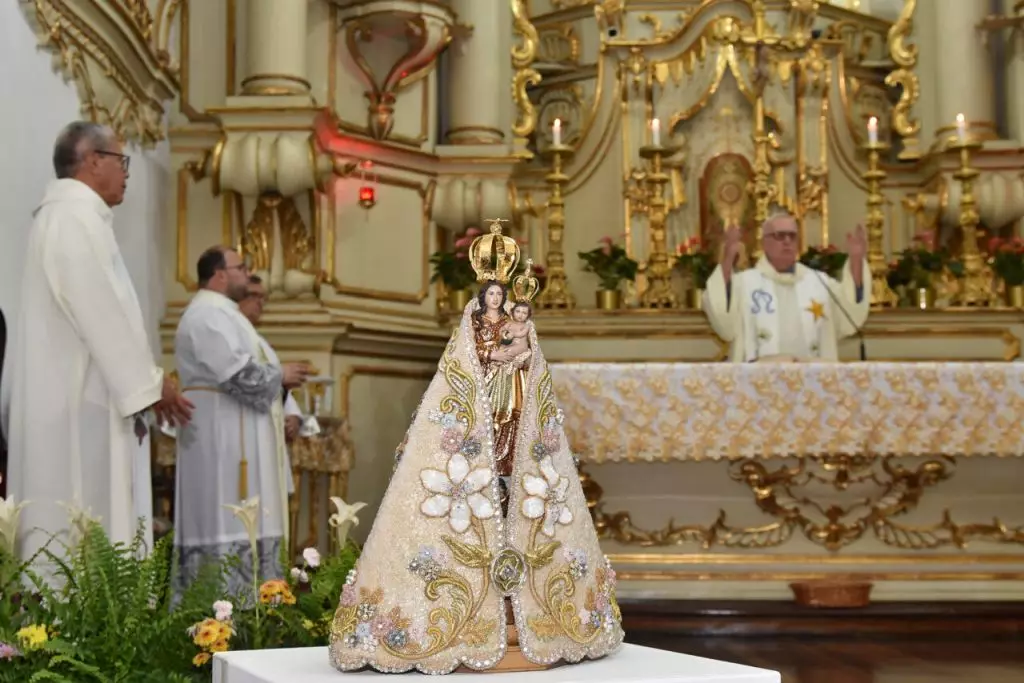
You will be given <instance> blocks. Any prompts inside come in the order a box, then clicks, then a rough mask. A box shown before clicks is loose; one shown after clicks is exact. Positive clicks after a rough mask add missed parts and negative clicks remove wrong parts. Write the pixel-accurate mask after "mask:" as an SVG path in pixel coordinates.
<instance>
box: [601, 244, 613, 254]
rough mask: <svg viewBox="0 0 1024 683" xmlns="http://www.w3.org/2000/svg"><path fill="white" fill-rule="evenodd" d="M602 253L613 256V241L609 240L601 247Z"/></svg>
mask: <svg viewBox="0 0 1024 683" xmlns="http://www.w3.org/2000/svg"><path fill="white" fill-rule="evenodd" d="M601 253H602V254H604V255H605V256H611V255H612V245H611V242H609V243H608V244H606V245H604V246H603V247H601Z"/></svg>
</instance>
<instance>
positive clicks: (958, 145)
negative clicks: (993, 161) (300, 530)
mask: <svg viewBox="0 0 1024 683" xmlns="http://www.w3.org/2000/svg"><path fill="white" fill-rule="evenodd" d="M949 149H951V150H956V151H959V152H960V168H958V169H957V170H956V171H955V172H954V173H953V177H954V178H956V179H957V180H959V181H960V233H961V243H960V256H961V258H962V259H963V264H964V277H963V281H962V283H961V286H960V292H959V294H958V295H957V297H956V301H957V303H958V304H960V305H962V306H987V305H989V304H990V303H991V302H992V286H991V284H992V283H991V278H990V276H988V275H987V274H986V273H985V267H984V262H983V260H982V257H981V252H980V251H979V250H978V222H979V217H978V202H977V200H976V199H975V197H974V180H975V178H977V177H978V176H979V175H980V173H979V171H978V170H977V169H975V168H971V152H972V151H974V150H977V149H981V143H980V142H977V141H975V140H970V139H967V138H966V137H963V136H957V138H956V139H955V141H953V142H951V143H950V144H949Z"/></svg>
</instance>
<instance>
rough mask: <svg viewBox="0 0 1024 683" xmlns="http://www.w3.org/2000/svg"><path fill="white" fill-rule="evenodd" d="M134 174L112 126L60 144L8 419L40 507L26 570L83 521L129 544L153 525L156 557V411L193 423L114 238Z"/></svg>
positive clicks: (17, 343)
mask: <svg viewBox="0 0 1024 683" xmlns="http://www.w3.org/2000/svg"><path fill="white" fill-rule="evenodd" d="M128 162H129V158H128V156H127V155H126V154H124V152H123V150H122V148H121V143H120V142H119V141H118V139H117V137H116V136H115V135H114V132H113V131H112V130H110V128H107V127H105V126H100V125H97V124H95V123H90V122H87V121H78V122H75V123H72V124H70V125H68V126H67V127H66V128H65V129H64V130H63V131H62V132H61V134H60V136H59V137H58V138H57V141H56V144H55V145H54V150H53V168H54V172H55V173H56V176H57V179H56V180H54V181H53V182H51V183H50V185H49V187H48V188H47V189H46V194H45V196H44V197H43V200H42V202H41V203H40V205H39V208H37V209H36V211H35V213H34V221H33V223H32V228H31V231H30V232H29V238H28V250H27V253H26V255H25V260H24V262H25V274H24V276H23V279H22V285H21V302H20V309H19V311H18V318H17V321H16V323H14V324H13V325H12V329H13V331H14V334H13V338H12V340H11V347H10V348H9V349H8V353H7V356H6V365H7V367H6V369H5V371H4V373H3V411H2V417H3V423H4V424H3V430H4V433H5V434H6V435H7V436H8V439H9V447H10V463H9V467H10V472H9V478H10V481H9V484H10V485H9V487H8V491H9V493H10V494H11V496H12V497H13V498H14V499H15V500H16V501H19V502H20V501H29V505H28V506H27V507H25V509H24V510H23V511H22V513H21V523H20V526H21V533H19V535H18V540H19V545H20V548H19V552H20V554H21V557H22V558H24V559H26V560H27V559H29V558H31V557H32V556H33V555H35V554H36V552H37V551H38V550H39V549H40V548H41V547H42V546H44V545H46V544H48V543H49V542H50V539H51V537H54V536H61V535H63V533H64V532H66V530H67V529H68V528H69V525H70V524H69V516H70V515H72V514H74V515H76V516H77V515H80V514H83V513H84V514H85V515H86V516H87V517H88V518H91V519H96V520H99V521H100V522H101V524H102V525H103V528H104V529H105V530H106V533H107V534H108V536H109V537H110V538H111V540H113V541H115V542H122V543H127V542H130V541H131V540H132V539H133V537H134V536H135V534H136V532H137V530H138V525H139V520H140V518H145V519H146V520H147V522H146V523H145V524H144V526H143V533H144V539H143V540H144V542H146V545H147V547H150V546H151V542H152V533H153V532H152V518H153V504H152V496H153V494H152V484H151V480H150V465H149V448H148V431H149V427H148V417H147V415H146V413H147V411H148V410H149V409H153V410H154V411H155V412H157V414H158V417H159V419H160V420H161V421H164V422H170V423H172V424H174V423H185V422H187V421H188V419H189V415H190V412H191V408H192V405H191V404H190V403H189V402H188V400H186V399H185V398H183V397H182V396H181V395H180V394H179V393H178V391H177V389H176V387H175V386H174V384H173V382H171V381H169V380H168V378H167V377H165V375H164V372H163V370H162V369H161V368H160V367H159V366H158V365H157V364H156V361H155V360H154V357H153V351H152V347H151V345H150V340H149V336H148V335H147V334H146V328H145V324H144V322H143V317H142V310H141V308H140V307H139V301H138V298H137V297H136V294H135V288H134V287H133V285H132V281H131V279H130V278H129V276H128V270H127V268H126V267H125V263H124V260H123V259H122V257H121V252H120V250H119V249H118V246H117V242H116V241H115V239H114V231H113V221H114V213H113V211H112V207H114V206H117V205H118V204H120V203H121V202H122V200H123V199H124V193H125V189H126V187H127V183H128ZM58 540H59V541H64V542H66V541H67V538H66V537H65V538H59V539H58ZM52 550H53V551H54V552H55V553H58V554H60V548H59V546H55V547H53V548H52Z"/></svg>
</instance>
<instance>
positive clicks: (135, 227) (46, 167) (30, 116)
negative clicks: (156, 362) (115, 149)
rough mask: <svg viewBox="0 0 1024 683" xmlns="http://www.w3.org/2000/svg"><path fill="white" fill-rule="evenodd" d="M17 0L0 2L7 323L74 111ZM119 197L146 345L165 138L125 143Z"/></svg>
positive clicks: (120, 228)
mask: <svg viewBox="0 0 1024 683" xmlns="http://www.w3.org/2000/svg"><path fill="white" fill-rule="evenodd" d="M37 45H38V41H37V39H36V36H35V34H34V32H33V30H32V27H31V26H30V25H29V23H28V21H27V19H26V18H25V15H24V13H23V10H22V3H20V2H10V1H8V2H0V102H2V103H3V105H2V106H0V308H2V309H3V311H4V315H5V316H6V318H7V321H8V328H10V327H12V326H13V325H14V324H15V320H16V309H17V305H18V299H19V290H20V287H21V276H22V267H21V264H22V260H23V258H24V254H25V244H26V241H27V236H28V230H29V227H30V226H31V223H32V211H33V210H34V209H35V207H36V206H37V204H38V202H39V200H40V199H41V198H42V196H43V191H44V189H45V188H46V185H47V183H49V182H50V181H51V180H52V179H53V166H52V163H51V155H52V151H53V141H54V139H55V138H56V137H57V134H58V133H59V132H60V130H61V128H63V127H64V126H65V125H66V124H68V123H70V122H71V121H74V120H76V119H78V118H81V112H80V110H79V101H78V95H77V93H76V90H75V86H74V84H73V83H65V82H64V81H63V78H62V76H61V75H60V74H59V73H55V72H54V70H53V68H52V66H51V65H52V60H51V56H50V53H49V52H47V51H44V50H40V49H39V48H38V47H37ZM125 151H126V153H128V154H131V156H132V161H131V177H130V179H129V181H128V192H127V194H126V196H125V202H124V204H123V205H122V206H120V207H118V208H117V209H116V210H115V216H116V218H115V219H114V224H115V232H116V234H117V240H118V244H119V245H120V246H121V252H122V254H123V255H124V259H125V263H126V264H127V267H128V270H129V272H130V274H131V276H132V280H133V281H134V283H135V289H136V291H137V292H138V296H139V302H140V304H141V305H142V312H143V315H144V316H145V319H146V323H147V327H148V329H149V331H150V339H151V340H152V342H153V346H154V349H156V348H158V345H157V335H156V326H157V324H158V323H159V321H160V317H161V316H162V315H163V283H162V281H161V277H160V261H159V252H158V250H159V245H160V244H161V239H160V235H161V234H162V231H163V230H164V229H165V227H166V223H167V215H168V213H167V211H165V210H164V203H165V202H166V201H167V200H168V196H169V194H168V193H169V187H170V186H169V183H170V179H169V178H170V176H169V170H168V168H169V164H170V153H169V148H168V147H167V145H163V146H161V147H159V148H157V149H155V150H150V151H148V152H143V151H141V150H139V149H137V148H135V147H133V146H130V147H129V149H127V150H125Z"/></svg>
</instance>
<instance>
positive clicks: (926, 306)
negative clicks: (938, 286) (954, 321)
mask: <svg viewBox="0 0 1024 683" xmlns="http://www.w3.org/2000/svg"><path fill="white" fill-rule="evenodd" d="M912 291H913V296H914V308H920V309H921V310H922V311H930V310H932V309H933V308H935V288H934V287H918V288H917V289H914V290H912Z"/></svg>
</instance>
